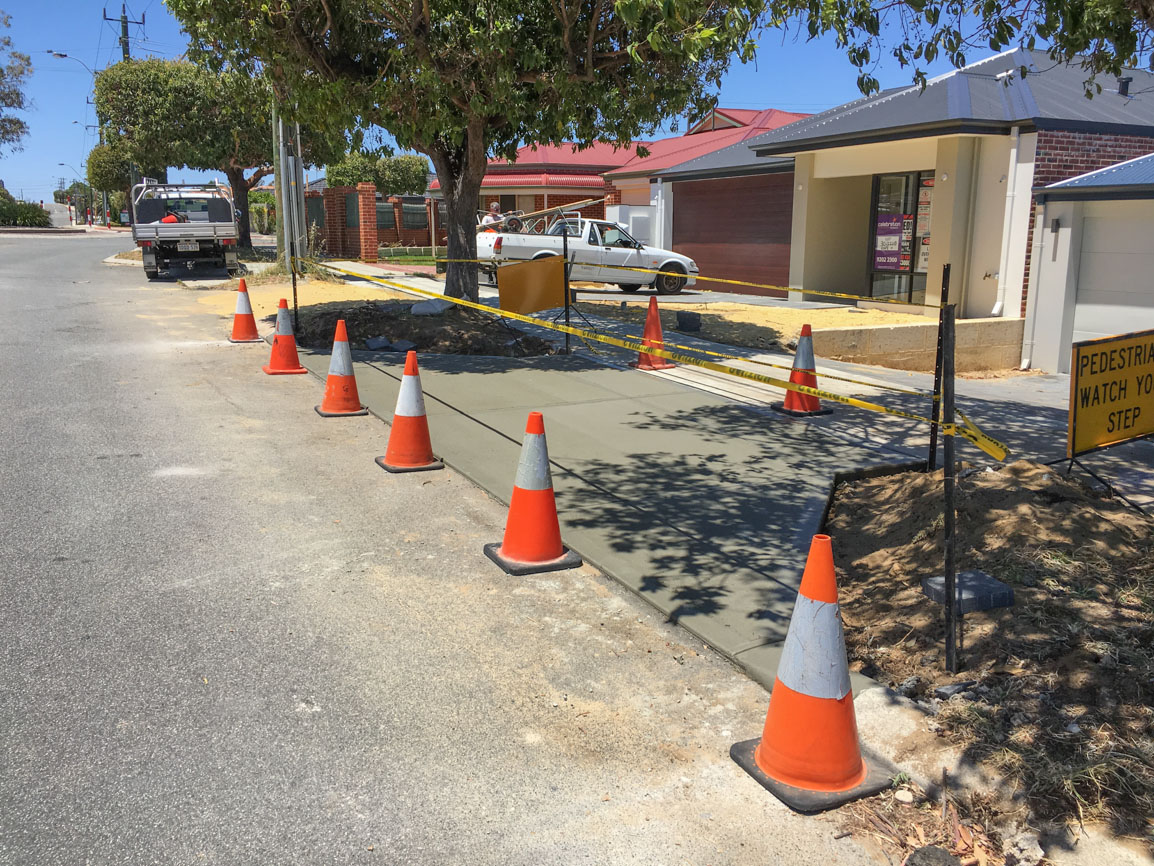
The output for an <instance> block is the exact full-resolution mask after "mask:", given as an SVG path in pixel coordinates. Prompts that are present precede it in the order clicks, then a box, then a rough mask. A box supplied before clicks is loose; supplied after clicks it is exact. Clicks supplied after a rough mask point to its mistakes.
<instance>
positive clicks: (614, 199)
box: [605, 180, 621, 207]
mask: <svg viewBox="0 0 1154 866" xmlns="http://www.w3.org/2000/svg"><path fill="white" fill-rule="evenodd" d="M614 204H621V191H620V190H619V189H617V187H615V186H614V185H613V183H612V182H611V181H608V180H607V181H605V206H606V207H609V206H610V205H614Z"/></svg>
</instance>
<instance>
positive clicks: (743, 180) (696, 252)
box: [673, 172, 793, 297]
mask: <svg viewBox="0 0 1154 866" xmlns="http://www.w3.org/2000/svg"><path fill="white" fill-rule="evenodd" d="M792 227H793V172H779V173H777V174H759V175H749V176H746V177H734V178H720V179H710V180H688V181H677V182H675V183H674V184H673V249H674V250H676V251H677V252H679V253H682V254H683V255H687V256H689V257H690V258H692V259H693V260H694V261H695V262H697V266H698V267H699V268H701V273H702V276H705V277H710V276H713V277H719V278H722V279H727V280H748V281H750V282H754V283H762V284H765V285H772V286H785V285H788V284H789V242H790V234H791V231H792ZM698 284H699V285H700V286H701V287H702V288H706V289H715V290H717V291H726V292H742V293H745V294H752V295H773V296H778V297H782V296H784V294H785V293H784V292H774V291H767V290H764V289H754V288H750V287H744V286H730V285H725V284H724V283H711V282H710V281H709V280H699V281H698Z"/></svg>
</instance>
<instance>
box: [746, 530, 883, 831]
mask: <svg viewBox="0 0 1154 866" xmlns="http://www.w3.org/2000/svg"><path fill="white" fill-rule="evenodd" d="M729 753H730V755H731V756H732V757H733V759H734V760H735V761H736V762H737V763H738V764H739V765H740V766H741V767H742V769H744V770H745V771H746V772H747V773H749V774H750V775H751V776H753V777H754V778H755V779H756V780H757V781H758V782H760V783H761V784H762V785H763V786H764V787H765V788H766V789H768V790H769V791H770V793H772V794H773V795H774V796H776V797H777V798H778V799H779V800H781V801H782V802H783V803H785V804H786V805H787V806H789V807H790V808H791V809H794V810H796V811H798V812H822V811H825V810H826V809H832V808H834V807H835V806H840V805H841V804H843V803H848V802H849V801H850V800H856V799H859V798H861V797H867V796H869V795H870V794H875V793H877V792H878V791H881V790H882V789H884V788H888V787H889V785H890V779H891V778H892V777H893V773H894V769H893V768H892V767H890V766H888V765H887V764H886V763H885V762H883V761H880V760H875V759H874V758H873V757H872V756H871V758H870V761H869V762H868V763H867V762H866V761H864V760H863V759H862V752H861V746H860V745H859V743H858V735H857V717H856V716H855V715H854V708H853V691H852V689H851V688H850V680H849V665H848V663H847V660H846V654H845V636H844V634H843V633H842V624H841V612H840V611H839V609H838V602H837V578H836V576H835V574H834V568H833V545H832V544H831V542H830V537H829V536H828V535H815V536H814V537H813V542H812V544H811V546H810V549H809V558H808V559H807V560H806V563H805V572H804V574H803V575H802V578H801V589H800V590H799V591H798V594H797V602H796V603H795V604H794V608H793V616H792V617H791V618H790V621H789V631H788V632H787V633H786V636H785V646H784V648H783V649H782V652H781V660H780V661H779V662H778V667H777V677H776V679H775V680H774V684H773V691H772V693H771V694H770V697H769V711H768V712H767V713H766V716H765V729H764V731H763V732H762V735H761V739H760V740H747V741H745V742H743V743H737V744H736V745H734V746H733V747H732V748H731V749H730V751H729Z"/></svg>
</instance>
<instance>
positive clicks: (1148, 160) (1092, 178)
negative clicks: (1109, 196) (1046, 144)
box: [1046, 153, 1154, 189]
mask: <svg viewBox="0 0 1154 866" xmlns="http://www.w3.org/2000/svg"><path fill="white" fill-rule="evenodd" d="M1139 184H1154V153H1148V154H1146V156H1140V157H1138V158H1137V159H1131V160H1127V161H1126V162H1120V163H1118V164H1117V165H1111V166H1107V167H1106V168H1100V169H1098V170H1097V171H1091V172H1089V173H1088V174H1080V175H1078V176H1077V177H1071V178H1068V179H1066V180H1060V181H1058V182H1057V183H1052V184H1050V185H1049V186H1048V187H1046V189H1088V188H1089V189H1093V188H1097V187H1103V186H1110V187H1113V186H1137V185H1139Z"/></svg>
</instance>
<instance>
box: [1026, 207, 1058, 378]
mask: <svg viewBox="0 0 1154 866" xmlns="http://www.w3.org/2000/svg"><path fill="white" fill-rule="evenodd" d="M1045 224H1046V205H1045V204H1044V203H1043V204H1042V206H1041V208H1040V209H1039V210H1038V212H1037V213H1036V214H1035V215H1034V249H1033V252H1032V253H1031V254H1030V260H1031V261H1032V262H1034V263H1035V264H1034V266H1033V267H1032V268H1030V286H1029V288H1028V289H1027V291H1028V292H1029V294H1028V295H1027V296H1026V321H1027V322H1029V323H1030V333H1029V334H1028V335H1026V334H1023V335H1022V364H1021V367H1020V369H1022V370H1029V369H1030V363H1031V362H1032V360H1033V357H1034V340H1035V337H1036V335H1037V332H1038V279H1039V277H1038V273H1039V271H1041V270H1042V257H1043V256H1045V255H1046V235H1048V234H1049V232H1047V231H1041V230H1040V228H1039V227H1040V226H1044V225H1045ZM1054 243H1055V244H1056V243H1058V239H1057V238H1054Z"/></svg>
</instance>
